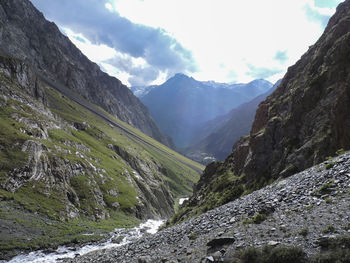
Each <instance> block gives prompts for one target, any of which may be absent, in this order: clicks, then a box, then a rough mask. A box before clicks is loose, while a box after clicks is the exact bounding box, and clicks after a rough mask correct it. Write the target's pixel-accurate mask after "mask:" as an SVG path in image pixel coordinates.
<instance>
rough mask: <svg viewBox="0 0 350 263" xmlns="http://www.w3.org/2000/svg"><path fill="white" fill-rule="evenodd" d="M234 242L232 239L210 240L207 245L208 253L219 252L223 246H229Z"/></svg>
mask: <svg viewBox="0 0 350 263" xmlns="http://www.w3.org/2000/svg"><path fill="white" fill-rule="evenodd" d="M234 242H235V238H234V237H219V238H214V239H212V240H210V241H209V242H208V243H207V246H208V247H209V248H208V252H212V251H217V250H220V249H221V248H222V247H224V246H229V245H231V244H233V243H234Z"/></svg>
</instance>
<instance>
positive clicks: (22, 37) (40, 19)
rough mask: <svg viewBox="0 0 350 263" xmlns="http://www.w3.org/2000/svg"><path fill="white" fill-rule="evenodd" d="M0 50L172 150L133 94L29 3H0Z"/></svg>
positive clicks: (24, 0) (25, 0) (23, 1)
mask: <svg viewBox="0 0 350 263" xmlns="http://www.w3.org/2000/svg"><path fill="white" fill-rule="evenodd" d="M0 50H2V53H5V54H7V55H9V56H14V57H17V58H20V59H23V60H25V61H26V62H28V63H30V64H31V65H33V66H34V67H35V68H36V70H38V71H40V72H42V73H43V74H44V75H45V76H47V77H49V78H51V79H52V80H55V81H56V82H59V83H61V84H63V85H65V86H67V87H68V88H69V89H71V90H73V91H75V92H77V93H78V94H80V95H82V96H83V97H84V98H86V99H88V100H89V101H91V102H93V103H95V104H97V105H99V106H100V107H102V108H103V109H105V110H106V111H108V112H109V113H111V114H113V115H115V116H117V117H118V118H119V119H121V120H122V121H125V122H127V123H128V124H130V125H132V126H134V127H135V128H138V129H139V130H141V131H143V132H144V133H146V134H147V135H149V136H151V137H153V138H155V139H156V140H158V141H160V142H162V143H164V144H165V145H168V146H172V143H171V141H169V140H168V138H167V137H165V136H164V135H163V134H162V133H161V132H160V130H159V129H158V127H157V126H156V124H155V123H154V121H153V120H152V118H151V116H150V115H149V112H148V110H147V108H146V107H145V106H144V105H143V104H142V103H141V102H140V101H139V100H138V99H137V98H136V97H135V96H134V95H133V94H132V92H131V91H130V90H129V89H128V88H127V87H126V86H125V85H123V84H122V83H121V82H120V80H118V79H116V78H114V77H111V76H109V75H107V74H106V73H104V72H102V71H101V70H100V68H99V67H98V66H97V65H96V64H95V63H93V62H91V61H90V60H89V59H88V58H87V57H86V56H85V55H83V54H82V53H81V52H80V50H79V49H77V48H76V47H75V46H74V45H73V43H72V42H71V41H70V40H69V39H68V38H67V37H66V36H64V35H63V34H62V33H61V32H60V31H59V29H58V28H57V26H56V25H55V24H54V23H52V22H49V21H47V20H46V19H45V18H44V16H43V14H42V13H41V12H39V11H38V10H37V9H36V8H35V7H34V6H33V4H32V3H31V2H30V1H28V0H11V1H10V0H4V1H1V5H0Z"/></svg>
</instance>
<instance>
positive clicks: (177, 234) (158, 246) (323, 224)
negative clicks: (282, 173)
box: [65, 153, 350, 263]
mask: <svg viewBox="0 0 350 263" xmlns="http://www.w3.org/2000/svg"><path fill="white" fill-rule="evenodd" d="M349 204H350V153H346V154H344V155H342V156H339V157H336V158H333V159H330V160H328V161H326V162H324V163H322V164H320V165H317V166H314V167H312V168H310V169H308V170H306V171H303V172H301V173H298V174H296V175H293V176H291V177H289V178H286V179H283V180H278V181H277V182H275V183H273V184H271V185H269V186H267V187H265V188H263V189H261V190H258V191H256V192H253V193H251V194H249V195H246V196H244V197H242V198H239V199H237V200H235V201H233V202H231V203H228V204H226V205H224V206H221V207H218V208H216V209H214V210H211V211H208V212H207V213H205V214H202V215H201V216H198V217H196V218H192V219H190V220H188V221H186V222H183V223H181V224H179V225H176V226H173V227H170V228H166V229H164V230H162V231H160V232H158V233H156V234H154V235H145V236H143V237H142V238H141V239H139V240H137V241H135V242H132V243H130V244H128V245H126V246H123V247H119V248H115V249H109V250H100V251H95V252H92V253H90V254H87V255H85V256H82V257H77V258H75V259H67V260H66V261H65V262H70V263H73V262H74V263H83V262H84V263H85V262H202V261H203V260H204V262H223V261H224V260H225V261H224V262H230V261H229V260H230V259H231V258H232V257H233V255H234V253H235V252H236V251H237V250H239V249H242V248H246V247H250V246H254V247H259V246H263V245H270V246H278V245H286V246H300V247H301V248H303V249H304V251H305V252H306V253H307V254H308V255H313V254H315V253H318V252H319V251H320V250H321V246H322V241H323V240H326V239H327V238H330V239H332V238H335V237H337V236H342V235H346V234H348V233H349V231H350V230H349V228H350V210H349Z"/></svg>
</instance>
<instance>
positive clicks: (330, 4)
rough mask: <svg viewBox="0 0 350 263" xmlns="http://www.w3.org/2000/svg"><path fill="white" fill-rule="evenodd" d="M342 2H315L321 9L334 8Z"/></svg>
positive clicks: (328, 0)
mask: <svg viewBox="0 0 350 263" xmlns="http://www.w3.org/2000/svg"><path fill="white" fill-rule="evenodd" d="M340 2H342V0H315V6H316V7H320V8H334V7H336V6H337V5H339V3H340Z"/></svg>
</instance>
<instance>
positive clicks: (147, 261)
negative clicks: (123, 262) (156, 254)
mask: <svg viewBox="0 0 350 263" xmlns="http://www.w3.org/2000/svg"><path fill="white" fill-rule="evenodd" d="M137 262H138V263H151V262H153V261H152V258H151V257H150V256H143V257H139V258H138V260H137Z"/></svg>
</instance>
